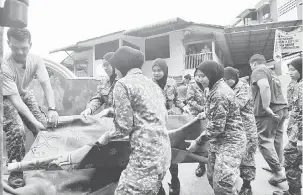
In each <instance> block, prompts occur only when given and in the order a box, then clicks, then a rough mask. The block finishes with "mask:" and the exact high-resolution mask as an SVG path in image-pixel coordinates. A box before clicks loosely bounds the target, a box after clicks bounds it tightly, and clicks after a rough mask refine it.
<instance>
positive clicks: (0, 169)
mask: <svg viewBox="0 0 303 195" xmlns="http://www.w3.org/2000/svg"><path fill="white" fill-rule="evenodd" d="M2 3H3V0H0V7H2ZM3 34H4V27H3V26H1V25H0V86H3V73H2V68H1V65H2V60H3V49H4V47H3ZM0 91H1V92H0V194H2V193H3V184H2V182H3V177H2V174H3V173H2V172H3V163H2V161H3V96H2V89H1V90H0Z"/></svg>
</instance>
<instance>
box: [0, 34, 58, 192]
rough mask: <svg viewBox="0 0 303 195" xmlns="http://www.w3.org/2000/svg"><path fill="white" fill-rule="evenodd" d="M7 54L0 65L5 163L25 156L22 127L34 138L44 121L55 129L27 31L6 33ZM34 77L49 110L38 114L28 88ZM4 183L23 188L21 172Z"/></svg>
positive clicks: (45, 78) (45, 81)
mask: <svg viewBox="0 0 303 195" xmlns="http://www.w3.org/2000/svg"><path fill="white" fill-rule="evenodd" d="M7 37H8V40H9V41H8V43H9V47H10V49H11V53H10V54H9V55H8V56H6V58H5V59H4V61H3V64H2V66H1V68H2V71H3V130H4V132H5V134H6V150H7V153H8V163H11V162H12V161H13V160H16V161H17V162H20V161H21V160H22V159H23V157H24V155H25V128H24V125H26V127H27V128H28V130H30V131H31V132H32V133H33V135H34V136H36V135H37V134H38V133H39V131H40V130H44V129H45V126H46V125H47V122H48V123H49V124H50V125H51V126H52V127H55V126H56V125H57V123H58V113H57V111H56V108H55V98H54V93H53V90H52V86H51V83H50V80H49V75H48V72H47V70H46V67H45V64H44V61H43V59H42V58H40V57H38V56H36V55H33V54H31V53H29V50H30V48H31V34H30V32H29V31H28V30H27V29H13V28H10V29H9V30H8V31H7ZM35 76H37V79H38V80H39V82H40V84H41V87H42V89H43V91H44V94H45V97H46V100H47V103H48V106H49V109H48V113H47V115H46V114H45V113H44V112H43V111H42V109H41V108H40V106H39V105H38V102H37V101H36V99H35V95H34V93H33V91H30V90H29V86H30V84H31V82H32V81H33V79H34V77H35ZM8 184H9V185H10V186H12V187H13V188H19V187H22V186H23V185H24V182H23V172H11V173H10V175H9V178H8Z"/></svg>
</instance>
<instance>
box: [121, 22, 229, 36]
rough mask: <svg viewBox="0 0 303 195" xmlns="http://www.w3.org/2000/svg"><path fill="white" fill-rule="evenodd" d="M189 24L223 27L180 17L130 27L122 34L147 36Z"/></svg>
mask: <svg viewBox="0 0 303 195" xmlns="http://www.w3.org/2000/svg"><path fill="white" fill-rule="evenodd" d="M189 26H202V27H210V28H219V29H223V28H224V26H220V25H212V24H203V23H194V22H187V21H185V20H183V19H181V18H173V19H170V20H166V21H162V22H157V23H154V24H149V25H145V26H143V27H139V28H135V29H131V30H128V31H125V32H124V33H123V34H124V35H129V36H134V37H149V36H152V35H157V34H163V33H166V32H171V31H175V30H180V29H184V28H187V27H189Z"/></svg>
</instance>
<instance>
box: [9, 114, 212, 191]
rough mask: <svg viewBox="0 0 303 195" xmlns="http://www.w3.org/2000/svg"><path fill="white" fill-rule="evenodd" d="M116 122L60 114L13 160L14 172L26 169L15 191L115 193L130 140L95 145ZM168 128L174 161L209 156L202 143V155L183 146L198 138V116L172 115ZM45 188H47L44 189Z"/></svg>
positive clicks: (186, 160)
mask: <svg viewBox="0 0 303 195" xmlns="http://www.w3.org/2000/svg"><path fill="white" fill-rule="evenodd" d="M201 125H202V126H201ZM112 126H113V121H112V119H111V118H102V119H98V118H96V117H95V116H88V117H87V118H84V117H83V116H65V117H60V122H59V125H58V126H57V127H56V128H54V129H48V131H42V132H40V133H39V134H38V136H37V138H36V139H35V141H34V143H33V145H32V146H31V148H30V150H29V152H28V153H27V154H26V156H25V158H24V160H23V161H22V162H21V163H12V164H9V169H10V170H24V171H25V177H24V179H25V183H26V186H25V187H24V188H20V189H17V192H18V191H19V192H20V190H23V191H22V193H21V194H22V195H26V194H25V193H24V192H26V190H29V192H30V193H29V194H34V193H35V192H34V191H33V190H38V191H39V192H37V193H38V194H39V195H44V194H45V195H52V194H56V195H61V194H62V195H63V194H64V195H66V194H67V195H68V194H73V195H78V194H79V195H80V194H83V193H92V192H96V191H98V190H100V189H101V190H102V191H103V192H102V193H99V194H104V195H105V194H106V195H110V194H112V193H110V192H109V191H110V190H112V188H113V184H112V182H114V181H117V180H118V179H119V176H120V173H121V171H122V170H123V169H124V168H125V166H126V164H127V163H128V157H129V154H130V152H131V151H130V147H129V146H130V145H129V142H128V140H127V138H125V139H121V140H116V141H112V142H110V143H109V144H108V145H106V146H102V147H98V146H97V145H94V143H95V142H96V140H97V139H98V138H99V137H100V136H101V135H102V134H103V133H104V132H106V131H108V130H109V129H110V128H111V127H112ZM167 128H168V130H169V131H168V132H169V136H170V140H171V145H172V157H173V159H172V160H173V161H174V162H175V163H176V162H177V163H183V162H197V161H205V160H206V158H205V157H206V156H207V148H206V147H207V146H203V147H202V148H201V149H200V150H199V151H198V153H197V154H198V155H196V154H190V153H188V152H187V151H186V150H185V149H186V147H188V144H186V143H185V141H184V140H187V139H192V138H196V137H195V136H196V135H197V136H198V135H199V134H200V132H201V129H203V123H201V121H200V120H197V119H192V118H190V117H188V116H181V115H180V116H169V120H168V123H167ZM201 156H202V157H201ZM58 157H59V158H58ZM108 185H109V186H108ZM33 186H35V188H34V187H33ZM45 186H48V187H49V190H45V188H46V187H45ZM31 189H32V191H31ZM107 189H108V190H109V191H108V190H107ZM15 191H16V190H15ZM17 192H15V194H18V193H17Z"/></svg>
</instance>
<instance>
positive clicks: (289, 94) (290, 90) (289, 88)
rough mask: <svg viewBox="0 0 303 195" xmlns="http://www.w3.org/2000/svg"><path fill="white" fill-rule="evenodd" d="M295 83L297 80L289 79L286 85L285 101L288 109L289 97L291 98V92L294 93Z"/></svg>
mask: <svg viewBox="0 0 303 195" xmlns="http://www.w3.org/2000/svg"><path fill="white" fill-rule="evenodd" d="M296 84H297V81H295V80H292V81H290V83H289V85H288V86H287V103H288V105H289V108H290V109H291V107H292V105H291V102H292V101H291V98H292V94H293V93H294V90H295V86H296Z"/></svg>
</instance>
